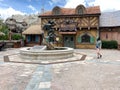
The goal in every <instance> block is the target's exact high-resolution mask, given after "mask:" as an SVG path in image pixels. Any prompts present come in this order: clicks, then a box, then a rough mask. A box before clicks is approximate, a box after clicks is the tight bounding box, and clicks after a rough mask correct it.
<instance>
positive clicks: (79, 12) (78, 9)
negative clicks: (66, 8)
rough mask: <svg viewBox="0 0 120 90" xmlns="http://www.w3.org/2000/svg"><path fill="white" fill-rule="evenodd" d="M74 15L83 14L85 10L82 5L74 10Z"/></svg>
mask: <svg viewBox="0 0 120 90" xmlns="http://www.w3.org/2000/svg"><path fill="white" fill-rule="evenodd" d="M75 12H76V14H80V15H81V14H85V12H86V9H85V7H84V6H83V5H78V6H77V7H76V10H75Z"/></svg>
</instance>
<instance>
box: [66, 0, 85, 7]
mask: <svg viewBox="0 0 120 90" xmlns="http://www.w3.org/2000/svg"><path fill="white" fill-rule="evenodd" d="M79 4H83V5H84V4H85V3H84V0H66V5H65V6H64V7H65V8H75V7H77V5H79Z"/></svg>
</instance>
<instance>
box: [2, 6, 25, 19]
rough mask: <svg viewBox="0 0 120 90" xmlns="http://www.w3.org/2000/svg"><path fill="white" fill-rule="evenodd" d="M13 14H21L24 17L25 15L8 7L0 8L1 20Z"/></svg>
mask: <svg viewBox="0 0 120 90" xmlns="http://www.w3.org/2000/svg"><path fill="white" fill-rule="evenodd" d="M15 14H21V15H24V14H25V13H23V12H20V11H16V10H15V9H13V8H11V7H9V8H0V17H1V18H3V19H4V20H5V19H6V18H8V17H11V16H12V15H15Z"/></svg>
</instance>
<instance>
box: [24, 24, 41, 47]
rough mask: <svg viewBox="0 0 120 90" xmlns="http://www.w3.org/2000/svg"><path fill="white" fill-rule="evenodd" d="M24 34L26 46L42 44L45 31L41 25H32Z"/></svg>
mask: <svg viewBox="0 0 120 90" xmlns="http://www.w3.org/2000/svg"><path fill="white" fill-rule="evenodd" d="M22 34H23V35H25V46H34V45H41V43H42V40H43V38H42V34H43V31H42V30H41V26H40V25H31V26H30V27H29V28H27V29H26V30H25V31H23V32H22Z"/></svg>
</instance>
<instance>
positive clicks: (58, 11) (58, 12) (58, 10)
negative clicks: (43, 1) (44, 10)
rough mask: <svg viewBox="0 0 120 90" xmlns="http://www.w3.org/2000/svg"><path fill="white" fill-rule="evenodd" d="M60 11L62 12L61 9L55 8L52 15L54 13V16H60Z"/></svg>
mask: <svg viewBox="0 0 120 90" xmlns="http://www.w3.org/2000/svg"><path fill="white" fill-rule="evenodd" d="M60 11H61V9H60V7H58V6H56V7H54V8H53V11H52V13H53V15H60V13H61V12H60Z"/></svg>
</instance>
